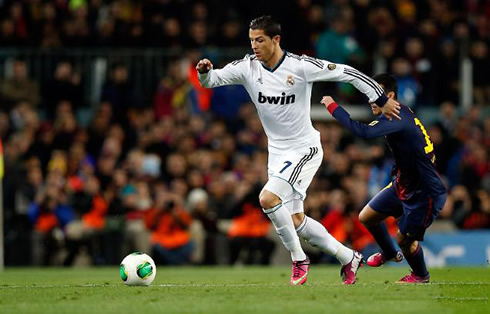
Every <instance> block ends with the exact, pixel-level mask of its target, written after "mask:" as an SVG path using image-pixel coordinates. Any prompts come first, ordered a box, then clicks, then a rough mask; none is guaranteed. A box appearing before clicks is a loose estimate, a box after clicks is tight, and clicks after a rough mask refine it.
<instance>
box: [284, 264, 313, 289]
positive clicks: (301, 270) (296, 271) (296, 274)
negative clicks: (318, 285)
mask: <svg viewBox="0 0 490 314" xmlns="http://www.w3.org/2000/svg"><path fill="white" fill-rule="evenodd" d="M309 269H310V259H309V258H308V257H307V258H306V259H305V260H304V261H294V262H293V266H292V267H291V270H292V274H291V281H290V282H289V283H290V284H291V285H293V286H298V285H302V284H304V283H305V282H306V279H307V277H308V270H309Z"/></svg>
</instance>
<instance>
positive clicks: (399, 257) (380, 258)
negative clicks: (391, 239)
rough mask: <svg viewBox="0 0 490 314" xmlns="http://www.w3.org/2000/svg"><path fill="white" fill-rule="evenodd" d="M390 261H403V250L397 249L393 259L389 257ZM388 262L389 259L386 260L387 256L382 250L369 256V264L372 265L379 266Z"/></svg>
mask: <svg viewBox="0 0 490 314" xmlns="http://www.w3.org/2000/svg"><path fill="white" fill-rule="evenodd" d="M389 261H393V262H397V263H400V262H401V261H403V254H402V252H400V251H397V252H396V255H395V257H393V258H392V259H389ZM386 262H387V261H386V259H385V256H384V255H383V253H382V252H378V253H375V254H373V255H371V256H369V258H368V259H367V264H368V265H369V266H371V267H379V266H381V265H383V264H385V263H386Z"/></svg>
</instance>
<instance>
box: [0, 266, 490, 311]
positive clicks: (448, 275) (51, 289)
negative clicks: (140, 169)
mask: <svg viewBox="0 0 490 314" xmlns="http://www.w3.org/2000/svg"><path fill="white" fill-rule="evenodd" d="M406 272H407V269H406V268H404V267H403V268H402V267H383V268H380V269H373V268H371V269H370V268H368V267H363V268H361V269H360V271H359V273H358V277H359V280H358V282H357V283H356V284H355V285H353V286H344V285H342V284H341V283H340V277H339V268H338V267H335V266H323V265H321V266H320V265H313V266H312V268H311V271H310V275H309V277H308V282H307V284H306V285H304V286H298V287H292V286H289V285H288V281H289V274H290V273H289V267H287V266H273V267H233V268H232V267H181V268H170V267H158V273H157V277H156V279H155V281H154V282H153V284H152V285H151V286H149V287H128V286H126V285H124V284H123V282H122V281H121V279H120V278H119V267H118V266H114V267H104V268H45V269H39V268H7V269H6V270H5V271H4V272H0V313H2V314H6V313H16V314H17V313H69V314H74V313H91V314H96V313H118V314H124V313H145V314H146V313H227V314H234V313H247V314H251V313H282V314H284V313H308V314H310V313H418V314H421V313H431V314H433V313H465V314H467V313H490V302H489V297H490V268H488V267H480V268H439V269H437V268H436V269H432V270H431V276H432V283H431V284H428V285H398V284H394V281H396V280H397V279H399V278H401V277H402V276H403V275H405V274H406Z"/></svg>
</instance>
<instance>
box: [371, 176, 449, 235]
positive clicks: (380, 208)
mask: <svg viewBox="0 0 490 314" xmlns="http://www.w3.org/2000/svg"><path fill="white" fill-rule="evenodd" d="M446 197H447V195H446V194H442V195H439V196H436V197H434V196H431V195H429V194H428V193H424V191H423V190H422V191H420V192H418V193H417V192H415V193H413V195H412V196H410V198H408V199H406V200H401V199H400V198H399V197H398V195H397V193H396V190H395V187H394V186H393V184H392V183H390V184H389V185H388V186H387V187H386V188H384V189H383V190H381V191H380V192H379V193H378V194H376V196H375V197H373V199H372V200H371V201H370V202H369V206H370V207H371V208H372V209H374V210H375V211H376V212H378V213H380V214H383V215H386V216H393V217H395V218H397V219H398V229H400V232H401V233H402V234H403V235H404V236H405V237H408V238H411V239H414V240H419V241H422V240H423V239H424V234H425V230H426V229H427V228H428V227H429V226H430V225H431V224H432V222H433V221H434V219H436V217H437V215H438V214H439V212H440V211H441V210H442V208H443V207H444V204H445V203H446Z"/></svg>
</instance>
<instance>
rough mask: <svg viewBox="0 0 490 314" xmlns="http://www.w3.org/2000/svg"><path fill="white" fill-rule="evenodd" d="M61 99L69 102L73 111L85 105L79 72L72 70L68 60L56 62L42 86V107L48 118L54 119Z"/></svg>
mask: <svg viewBox="0 0 490 314" xmlns="http://www.w3.org/2000/svg"><path fill="white" fill-rule="evenodd" d="M62 101H67V102H69V103H70V104H71V107H72V108H71V109H72V110H73V111H74V112H76V110H77V109H78V108H80V107H82V106H84V105H85V103H84V99H83V86H82V85H81V77H80V74H78V73H76V72H75V71H74V70H73V65H72V64H71V63H70V62H69V61H60V62H58V63H57V65H56V69H55V71H54V75H53V77H52V79H50V80H49V81H48V82H47V83H46V85H45V86H44V87H43V104H44V105H43V107H44V108H45V110H46V111H47V115H48V118H49V119H50V120H54V118H55V113H56V110H57V108H58V106H59V104H60V102H62Z"/></svg>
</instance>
